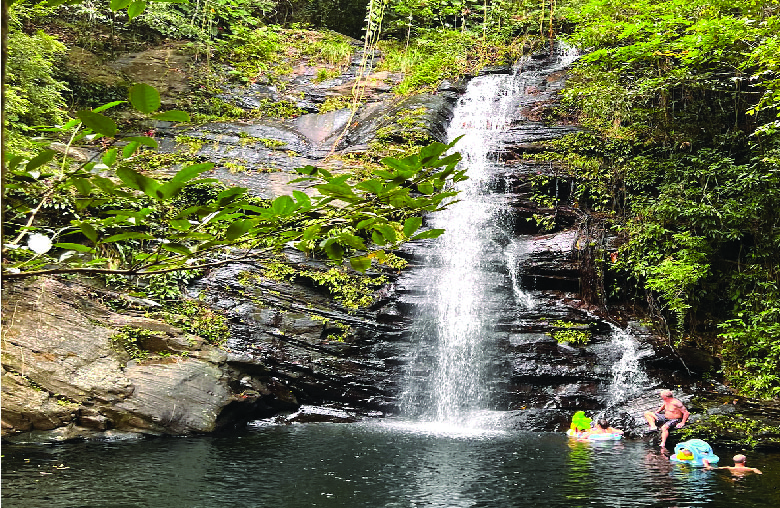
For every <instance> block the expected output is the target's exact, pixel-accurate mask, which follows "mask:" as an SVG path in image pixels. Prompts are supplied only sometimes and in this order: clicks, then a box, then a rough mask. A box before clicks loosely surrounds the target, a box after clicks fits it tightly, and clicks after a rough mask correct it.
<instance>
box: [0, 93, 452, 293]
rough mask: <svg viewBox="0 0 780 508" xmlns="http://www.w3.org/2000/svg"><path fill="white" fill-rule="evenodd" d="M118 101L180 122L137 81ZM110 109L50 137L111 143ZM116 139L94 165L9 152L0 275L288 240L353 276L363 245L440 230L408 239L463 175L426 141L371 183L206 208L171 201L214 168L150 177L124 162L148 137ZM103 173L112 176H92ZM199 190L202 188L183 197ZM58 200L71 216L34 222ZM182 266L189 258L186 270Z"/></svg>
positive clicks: (165, 258) (214, 200)
mask: <svg viewBox="0 0 780 508" xmlns="http://www.w3.org/2000/svg"><path fill="white" fill-rule="evenodd" d="M129 101H130V103H131V104H132V106H133V107H134V108H135V109H137V110H140V111H142V112H145V113H147V114H151V115H152V116H153V117H156V118H166V119H167V118H182V119H186V118H187V115H186V114H184V113H182V112H177V111H166V112H162V113H157V112H156V111H157V109H158V108H159V105H160V101H159V96H158V95H157V92H156V91H155V90H154V89H153V88H151V87H148V86H145V85H140V84H139V85H135V86H133V87H132V88H131V90H130V94H129ZM118 104H119V103H118V102H117V103H112V104H108V105H106V106H105V107H101V108H96V109H95V110H92V111H89V110H87V111H79V112H78V113H77V115H76V116H77V118H76V119H73V120H71V121H70V122H68V123H67V124H66V125H64V126H63V127H58V128H53V129H50V130H49V131H50V132H52V133H54V134H56V135H62V134H67V135H69V136H70V141H69V143H70V144H71V145H72V144H74V143H78V142H80V141H82V140H88V139H89V136H91V135H93V134H95V135H100V136H103V137H104V138H114V137H116V136H117V134H118V128H117V125H116V123H115V122H114V121H113V120H112V119H111V118H109V117H107V116H105V115H103V111H104V110H106V109H108V108H110V107H113V106H116V105H118ZM120 141H121V143H122V144H123V146H122V145H120V146H121V150H120V147H113V148H107V149H106V151H105V152H104V153H103V154H102V157H101V158H100V165H98V162H95V161H89V162H86V163H78V164H77V163H74V161H72V160H71V159H69V158H67V157H62V158H61V159H57V162H56V164H57V165H56V166H54V163H55V158H58V157H59V156H58V155H57V152H55V151H54V150H51V149H43V150H41V151H40V152H39V153H38V155H36V156H35V157H33V158H31V159H29V160H26V159H25V158H24V157H22V156H20V155H17V156H14V155H12V156H11V157H9V165H8V168H9V173H8V174H9V179H8V180H7V182H6V189H7V196H6V197H7V198H11V199H6V200H4V205H5V206H6V207H7V208H6V218H7V221H6V223H4V225H3V226H4V228H5V234H6V235H7V236H8V237H10V236H11V235H15V238H14V239H13V240H11V241H10V242H8V243H6V244H5V245H4V246H3V247H4V250H3V258H4V270H5V274H6V276H8V277H15V276H27V275H31V274H43V273H61V272H87V273H120V274H127V275H143V274H149V275H151V274H154V273H165V272H168V271H173V270H181V269H196V268H198V267H200V266H209V265H210V263H209V261H208V260H207V258H208V256H210V255H213V254H214V253H217V252H220V251H224V250H225V249H226V248H228V247H230V246H241V247H243V248H244V249H247V250H245V251H244V254H242V255H238V259H240V258H241V257H242V256H245V255H247V254H246V253H248V252H251V251H252V250H253V249H259V250H260V251H268V250H270V251H273V250H277V249H280V248H281V247H282V246H284V245H286V244H287V243H289V242H293V243H295V245H296V246H297V247H298V248H299V249H301V250H304V251H306V252H309V253H323V254H325V255H326V256H327V257H328V258H330V259H332V260H333V261H335V262H338V263H340V262H341V261H342V260H343V259H344V257H351V259H350V263H351V264H352V266H353V268H355V269H358V270H361V271H364V270H366V269H367V268H368V267H369V266H370V264H371V259H372V258H371V257H369V255H368V252H367V251H368V249H369V246H370V245H371V244H372V243H373V244H374V245H376V246H377V247H379V248H383V247H393V246H395V245H397V244H398V243H400V242H402V241H406V240H410V239H418V238H432V237H435V236H438V235H439V234H441V230H428V231H423V232H418V231H417V230H418V229H419V227H420V225H421V223H422V221H421V219H419V217H415V214H420V213H425V212H430V211H434V210H438V209H441V208H442V207H444V206H446V200H447V199H448V198H451V197H453V196H454V195H455V192H454V191H451V190H445V188H446V187H447V183H448V182H449V181H452V180H455V181H457V180H460V179H463V178H465V176H464V172H463V171H459V170H456V169H455V165H456V164H457V162H458V160H459V155H458V154H452V155H445V152H446V151H447V150H449V149H450V148H451V147H452V145H443V144H441V143H434V144H432V145H429V146H427V147H425V148H422V149H421V150H420V151H419V153H418V154H414V155H410V156H408V157H405V158H403V159H395V158H387V159H385V160H384V163H385V167H386V168H387V169H375V170H374V171H373V175H372V177H371V178H368V179H366V180H363V181H361V182H358V183H351V182H349V175H339V176H334V175H332V174H331V173H329V172H328V171H325V170H318V169H316V168H313V167H306V168H301V169H299V170H298V171H299V173H300V174H301V178H300V180H302V181H306V182H309V183H311V184H312V185H313V188H314V189H316V190H318V191H319V195H318V196H315V197H313V198H311V197H309V196H308V195H306V194H304V193H303V192H299V191H293V195H292V196H280V197H278V198H276V199H275V200H274V201H273V202H265V203H264V202H260V201H258V200H256V199H253V198H250V197H248V196H247V190H246V189H243V188H229V189H224V190H221V191H220V192H216V191H215V192H214V193H210V194H209V193H207V194H208V195H209V198H210V201H205V202H204V201H199V202H197V203H194V204H190V203H187V202H186V200H185V201H182V199H181V196H182V195H183V193H187V192H188V187H190V186H194V185H200V184H199V183H197V180H196V178H197V177H198V175H200V174H201V173H203V172H204V171H206V170H209V169H211V168H212V167H213V164H210V163H203V164H199V163H195V164H190V165H186V166H184V167H182V168H181V169H179V170H178V171H177V172H176V174H174V175H173V176H172V177H170V178H169V179H167V180H157V179H155V178H152V177H151V176H148V175H147V174H144V171H142V170H140V168H138V167H134V166H133V165H132V164H130V162H132V160H133V158H134V157H136V153H138V152H139V150H141V149H142V148H156V146H157V143H156V141H155V140H154V138H151V137H137V136H136V137H133V136H131V137H125V138H122V139H121V140H120ZM107 146H111V143H109V144H107ZM111 168H113V169H114V171H115V175H116V178H117V179H116V180H111V179H109V178H106V177H105V176H102V175H101V171H93V170H95V169H100V170H110V169H111ZM198 189H199V190H202V189H203V188H202V186H200V187H198ZM412 190H414V191H415V192H416V195H415V196H414V197H413V196H412V195H411V194H410V192H411V191H412ZM198 194H200V195H202V194H203V192H196V193H194V194H193V195H198ZM62 198H65V200H66V202H67V203H69V204H68V207H69V210H70V211H71V217H72V218H70V217H67V218H65V217H63V216H62V214H60V215H59V216H57V217H52V218H51V219H53V221H54V222H50V221H48V220H44V219H47V218H46V217H45V215H44V214H43V213H42V212H41V210H43V209H44V205H47V204H51V203H52V202H53V200H55V199H62ZM172 205H178V206H177V207H174V206H172ZM64 218H65V219H66V220H65V223H64V224H63V219H64ZM67 219H70V220H67ZM401 220H403V221H404V222H403V223H402V222H400V221H401ZM25 239H26V245H25V244H23V243H22V241H23V240H25ZM190 260H199V261H196V262H195V264H194V265H193V264H191V261H190ZM224 262H227V261H218V262H217V263H218V264H219V263H224ZM198 263H200V264H198ZM52 265H53V266H52ZM323 284H325V282H323ZM163 287H166V285H163ZM163 296H165V295H163ZM346 299H348V298H347V297H345V300H346Z"/></svg>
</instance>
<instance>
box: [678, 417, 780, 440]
mask: <svg viewBox="0 0 780 508" xmlns="http://www.w3.org/2000/svg"><path fill="white" fill-rule="evenodd" d="M681 432H682V433H681V439H683V440H687V439H692V438H698V439H704V440H705V441H707V440H708V441H713V440H718V441H721V442H722V441H723V439H724V437H725V438H726V439H728V440H729V441H730V442H731V444H733V445H735V446H743V447H747V448H755V447H756V445H758V444H759V439H760V438H761V436H762V435H777V434H778V433H780V427H772V426H769V425H765V424H762V423H761V422H759V421H757V420H754V419H752V418H750V417H748V416H745V415H743V414H739V413H736V414H719V415H707V416H705V417H704V418H701V419H699V420H697V421H695V422H693V423H692V424H690V425H686V426H685V427H684V428H683V429H682V430H681Z"/></svg>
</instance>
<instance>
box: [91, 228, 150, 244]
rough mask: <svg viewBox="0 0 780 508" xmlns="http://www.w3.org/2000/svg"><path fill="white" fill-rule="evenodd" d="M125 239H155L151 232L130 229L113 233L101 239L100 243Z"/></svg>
mask: <svg viewBox="0 0 780 508" xmlns="http://www.w3.org/2000/svg"><path fill="white" fill-rule="evenodd" d="M123 240H154V237H153V236H152V235H150V234H149V233H140V232H138V231H130V232H127V233H119V234H116V235H111V236H109V237H108V238H105V239H103V240H101V242H100V243H112V242H121V241H123Z"/></svg>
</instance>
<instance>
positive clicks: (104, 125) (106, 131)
mask: <svg viewBox="0 0 780 508" xmlns="http://www.w3.org/2000/svg"><path fill="white" fill-rule="evenodd" d="M76 116H77V117H79V120H81V121H82V123H84V125H86V126H87V127H89V128H90V129H92V130H93V131H95V132H97V133H99V134H102V135H103V136H106V137H109V138H113V137H114V136H116V131H117V127H116V122H114V121H113V120H111V119H110V118H108V117H107V116H104V115H101V114H100V113H95V112H94V111H79V112H78V113H76Z"/></svg>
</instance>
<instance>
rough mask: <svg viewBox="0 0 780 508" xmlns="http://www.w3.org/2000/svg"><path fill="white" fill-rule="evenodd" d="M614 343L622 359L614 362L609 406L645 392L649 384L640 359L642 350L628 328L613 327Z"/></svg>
mask: <svg viewBox="0 0 780 508" xmlns="http://www.w3.org/2000/svg"><path fill="white" fill-rule="evenodd" d="M612 344H613V346H614V347H615V349H616V350H617V351H618V352H619V354H620V359H619V360H618V361H617V362H615V363H614V364H612V383H611V385H610V388H609V398H608V399H607V406H608V407H610V406H614V405H617V404H620V403H622V402H625V401H627V400H629V399H630V398H631V397H633V396H635V395H639V394H640V393H642V392H643V389H645V388H646V387H647V386H648V385H649V384H650V380H649V379H648V377H647V374H646V373H645V371H644V369H643V368H642V365H641V364H640V362H639V360H640V358H641V356H642V355H641V352H640V350H639V348H638V343H637V340H636V339H635V338H634V337H633V336H631V334H629V333H628V332H627V331H626V330H622V329H620V328H617V327H615V328H613V329H612Z"/></svg>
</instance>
